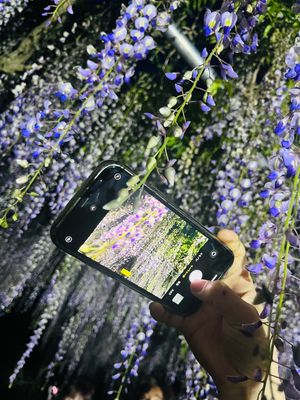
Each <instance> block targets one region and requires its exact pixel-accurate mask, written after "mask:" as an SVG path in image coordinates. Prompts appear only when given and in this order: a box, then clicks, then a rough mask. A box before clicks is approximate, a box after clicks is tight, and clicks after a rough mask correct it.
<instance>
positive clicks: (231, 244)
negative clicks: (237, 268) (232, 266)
mask: <svg viewBox="0 0 300 400" xmlns="http://www.w3.org/2000/svg"><path fill="white" fill-rule="evenodd" d="M217 237H218V239H220V240H221V242H223V243H224V244H225V245H226V246H227V247H228V248H229V249H230V250H231V251H232V252H233V254H234V258H235V260H236V261H239V262H240V265H241V266H242V265H243V263H244V261H245V257H246V250H245V247H244V245H243V243H242V242H241V241H240V239H239V237H238V235H237V234H236V233H235V232H234V231H230V230H229V229H222V230H221V231H219V232H218V234H217Z"/></svg>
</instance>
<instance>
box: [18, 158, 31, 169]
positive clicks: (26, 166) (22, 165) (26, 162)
mask: <svg viewBox="0 0 300 400" xmlns="http://www.w3.org/2000/svg"><path fill="white" fill-rule="evenodd" d="M16 163H17V164H18V165H20V167H22V168H28V165H29V163H28V161H27V160H16Z"/></svg>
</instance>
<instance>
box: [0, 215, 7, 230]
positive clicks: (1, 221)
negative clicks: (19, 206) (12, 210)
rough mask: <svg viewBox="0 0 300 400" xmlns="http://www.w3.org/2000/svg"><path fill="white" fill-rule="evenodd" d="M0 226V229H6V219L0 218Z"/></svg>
mask: <svg viewBox="0 0 300 400" xmlns="http://www.w3.org/2000/svg"><path fill="white" fill-rule="evenodd" d="M0 226H1V228H4V229H6V228H8V223H7V220H6V217H2V218H0Z"/></svg>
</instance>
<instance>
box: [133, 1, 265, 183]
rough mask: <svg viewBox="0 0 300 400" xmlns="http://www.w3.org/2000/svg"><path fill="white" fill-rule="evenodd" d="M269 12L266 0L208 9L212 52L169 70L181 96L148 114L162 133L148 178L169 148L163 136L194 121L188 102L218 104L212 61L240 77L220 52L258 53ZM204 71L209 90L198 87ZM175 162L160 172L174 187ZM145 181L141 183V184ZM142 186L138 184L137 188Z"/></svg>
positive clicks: (228, 75)
mask: <svg viewBox="0 0 300 400" xmlns="http://www.w3.org/2000/svg"><path fill="white" fill-rule="evenodd" d="M265 12H266V1H265V0H258V1H257V2H256V5H255V6H254V7H253V6H250V2H248V1H246V2H242V3H241V4H236V2H235V1H225V2H223V4H222V6H221V8H220V10H217V11H213V12H212V11H211V10H209V9H208V10H207V11H206V13H205V16H204V34H205V35H206V36H214V37H215V46H214V47H213V49H212V50H211V51H210V52H208V50H207V48H203V49H202V51H201V56H202V58H203V63H202V64H200V65H198V66H197V67H195V68H194V69H193V70H191V71H186V72H185V74H183V75H181V74H179V73H177V72H167V73H166V77H167V78H168V79H169V80H170V81H173V82H174V85H175V91H176V92H177V96H172V97H171V98H170V99H169V101H168V104H167V106H164V107H161V108H160V109H159V114H160V115H159V116H155V115H153V114H152V113H146V116H147V117H148V118H150V119H151V120H152V121H153V123H154V126H155V128H156V130H157V133H158V135H159V136H158V137H157V138H156V137H153V139H152V141H153V142H155V139H156V145H155V144H154V145H153V146H149V145H148V147H150V149H152V153H154V152H155V156H154V157H153V154H152V155H151V152H148V153H150V154H147V151H146V155H147V156H149V155H150V157H149V158H148V162H147V173H146V178H147V176H149V175H150V173H151V172H152V170H153V169H154V168H155V167H156V166H157V161H158V159H159V157H161V155H162V154H164V153H163V151H164V150H165V149H166V147H167V141H166V140H164V142H163V144H161V145H160V149H159V150H158V151H157V145H159V144H160V139H161V137H164V138H166V136H167V135H168V134H169V133H171V135H173V136H175V137H176V138H180V139H183V137H184V135H185V132H186V131H187V129H188V127H189V126H190V123H191V121H188V120H187V119H186V116H185V112H184V109H185V107H186V105H187V104H189V102H191V100H192V101H193V102H198V103H199V108H200V110H201V111H202V112H204V113H208V112H209V111H211V109H212V108H213V107H215V106H216V103H215V100H214V98H213V96H212V94H211V89H210V88H211V85H212V83H213V80H212V78H211V76H210V68H211V62H212V60H215V59H216V60H217V61H218V62H219V66H220V74H221V76H222V77H223V79H225V80H228V79H236V78H238V74H237V73H236V72H235V71H234V69H233V67H232V65H231V64H230V63H229V62H227V61H224V60H222V59H221V58H220V54H221V53H222V52H223V51H224V50H225V49H229V52H230V53H231V57H229V58H232V55H233V53H244V54H250V53H252V52H255V51H256V50H257V46H258V37H257V34H256V33H255V32H254V27H255V26H256V24H257V22H258V18H259V16H260V15H262V14H263V13H265ZM204 73H205V74H206V75H207V76H208V79H206V84H207V88H206V90H204V89H202V88H199V87H198V82H199V80H200V79H201V78H202V77H203V76H204ZM194 91H197V92H198V93H199V92H200V94H199V96H198V99H195V96H194V97H193V93H194ZM147 150H148V149H147ZM167 159H168V157H167ZM174 163H175V160H168V162H167V164H166V167H165V169H164V175H162V174H160V175H161V178H162V180H163V181H164V182H165V183H168V184H169V185H170V186H173V184H174V179H175V169H174V168H173V165H174ZM146 178H144V179H143V181H142V182H144V181H145V180H146ZM142 182H140V183H139V186H140V185H141V183H142ZM139 186H137V188H138V187H139Z"/></svg>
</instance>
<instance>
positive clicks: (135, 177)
mask: <svg viewBox="0 0 300 400" xmlns="http://www.w3.org/2000/svg"><path fill="white" fill-rule="evenodd" d="M139 181H140V177H139V176H138V175H133V177H132V178H130V179H129V180H128V181H127V183H126V185H127V186H128V187H129V188H133V187H134V186H135V185H136V184H137V183H138V182H139Z"/></svg>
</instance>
